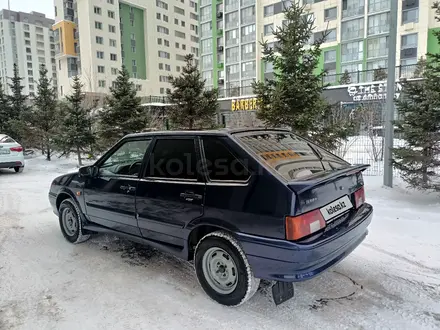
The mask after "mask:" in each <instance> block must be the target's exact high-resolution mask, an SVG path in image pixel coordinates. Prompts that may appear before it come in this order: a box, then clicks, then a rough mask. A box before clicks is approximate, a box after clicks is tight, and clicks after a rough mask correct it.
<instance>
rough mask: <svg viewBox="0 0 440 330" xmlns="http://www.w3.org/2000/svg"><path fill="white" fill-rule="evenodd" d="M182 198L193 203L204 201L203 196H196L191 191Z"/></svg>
mask: <svg viewBox="0 0 440 330" xmlns="http://www.w3.org/2000/svg"><path fill="white" fill-rule="evenodd" d="M180 197H181V198H183V199H185V200H186V201H187V202H192V201H193V200H201V199H202V195H198V194H195V193H193V192H190V191H187V192H184V193H181V194H180Z"/></svg>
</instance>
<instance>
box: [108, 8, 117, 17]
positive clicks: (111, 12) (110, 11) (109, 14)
mask: <svg viewBox="0 0 440 330" xmlns="http://www.w3.org/2000/svg"><path fill="white" fill-rule="evenodd" d="M107 15H108V17H110V18H115V12H114V11H112V10H107Z"/></svg>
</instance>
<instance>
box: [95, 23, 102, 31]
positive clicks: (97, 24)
mask: <svg viewBox="0 0 440 330" xmlns="http://www.w3.org/2000/svg"><path fill="white" fill-rule="evenodd" d="M95 29H98V30H102V23H101V22H97V21H95Z"/></svg>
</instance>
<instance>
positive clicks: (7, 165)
mask: <svg viewBox="0 0 440 330" xmlns="http://www.w3.org/2000/svg"><path fill="white" fill-rule="evenodd" d="M17 166H18V167H24V161H20V160H17V161H15V162H0V168H14V167H17Z"/></svg>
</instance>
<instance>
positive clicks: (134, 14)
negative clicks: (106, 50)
mask: <svg viewBox="0 0 440 330" xmlns="http://www.w3.org/2000/svg"><path fill="white" fill-rule="evenodd" d="M119 8H120V9H119V15H120V17H121V23H122V33H121V43H122V49H123V52H124V57H123V60H122V64H123V65H124V66H125V67H126V68H127V70H128V72H129V73H130V76H131V77H133V60H135V61H136V73H137V78H138V79H147V59H146V53H147V52H146V49H145V39H144V34H145V32H144V31H145V22H144V10H143V9H140V8H137V7H132V6H130V5H129V4H126V3H123V2H121V3H120V6H119ZM133 37H134V38H133ZM132 40H135V51H134V52H133V49H132Z"/></svg>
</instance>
